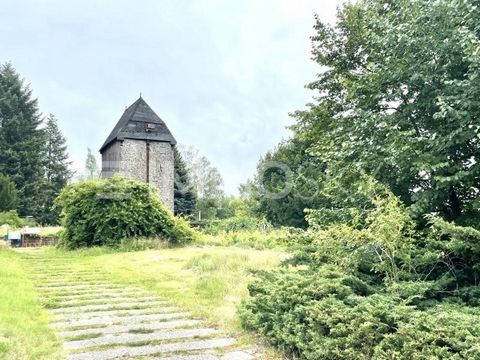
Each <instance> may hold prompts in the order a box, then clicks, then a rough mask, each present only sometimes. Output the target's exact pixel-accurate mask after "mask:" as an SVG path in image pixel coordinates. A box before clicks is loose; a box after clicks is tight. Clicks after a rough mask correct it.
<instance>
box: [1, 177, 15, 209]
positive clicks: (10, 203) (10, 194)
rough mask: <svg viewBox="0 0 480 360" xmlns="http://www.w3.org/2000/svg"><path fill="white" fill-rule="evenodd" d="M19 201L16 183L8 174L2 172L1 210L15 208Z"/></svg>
mask: <svg viewBox="0 0 480 360" xmlns="http://www.w3.org/2000/svg"><path fill="white" fill-rule="evenodd" d="M17 202H18V198H17V190H16V189H15V184H14V183H13V182H12V181H11V180H10V179H9V178H8V177H7V176H5V175H3V174H0V212H3V211H9V210H15V209H16V208H17Z"/></svg>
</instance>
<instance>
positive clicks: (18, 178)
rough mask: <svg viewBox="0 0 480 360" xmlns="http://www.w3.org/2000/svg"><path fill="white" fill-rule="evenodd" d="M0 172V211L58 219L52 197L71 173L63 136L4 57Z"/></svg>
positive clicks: (51, 220) (51, 221)
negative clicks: (40, 108)
mask: <svg viewBox="0 0 480 360" xmlns="http://www.w3.org/2000/svg"><path fill="white" fill-rule="evenodd" d="M0 174H1V175H0V211H18V214H19V215H20V216H23V217H26V216H29V217H32V218H33V219H34V220H36V221H38V222H40V223H43V224H47V223H48V224H55V223H57V222H58V213H57V212H56V211H55V210H53V209H52V205H53V201H54V199H55V198H56V196H57V194H58V193H59V191H60V190H61V189H62V188H63V187H64V186H65V185H66V184H67V182H68V180H69V179H70V177H71V176H72V173H71V171H70V170H69V161H68V154H67V148H66V143H65V138H64V137H63V135H62V134H61V132H60V130H59V128H58V123H57V120H56V118H55V117H54V116H53V115H52V114H50V115H48V116H47V117H45V116H43V115H42V114H41V113H40V111H39V109H38V105H37V100H36V99H34V98H33V97H32V92H31V90H30V88H29V87H28V86H27V85H26V84H25V83H24V81H23V80H22V79H21V77H20V75H19V74H18V73H17V72H16V71H15V69H14V68H13V67H12V65H11V64H8V63H7V64H4V65H1V66H0Z"/></svg>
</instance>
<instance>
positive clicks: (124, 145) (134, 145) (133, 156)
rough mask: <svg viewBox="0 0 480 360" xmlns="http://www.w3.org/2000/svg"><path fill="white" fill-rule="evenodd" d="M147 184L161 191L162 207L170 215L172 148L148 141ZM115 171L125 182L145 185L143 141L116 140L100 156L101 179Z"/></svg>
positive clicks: (144, 142) (171, 206) (165, 144)
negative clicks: (128, 180)
mask: <svg viewBox="0 0 480 360" xmlns="http://www.w3.org/2000/svg"><path fill="white" fill-rule="evenodd" d="M149 158H150V161H149V183H150V184H152V185H153V186H155V187H156V188H157V189H158V190H159V192H160V199H161V200H162V202H163V204H164V205H165V206H166V207H167V208H168V209H170V210H171V211H172V212H173V194H174V191H173V185H174V184H173V182H174V160H173V148H172V145H171V144H170V143H167V142H158V141H152V142H150V156H149ZM115 172H118V173H120V174H122V175H123V176H125V177H126V178H127V179H132V180H138V181H142V182H147V143H146V141H144V140H133V139H125V140H124V141H123V142H120V141H115V142H114V143H113V144H112V145H110V146H109V147H108V148H107V149H105V151H104V152H103V154H102V177H110V176H112V175H113V174H114V173H115Z"/></svg>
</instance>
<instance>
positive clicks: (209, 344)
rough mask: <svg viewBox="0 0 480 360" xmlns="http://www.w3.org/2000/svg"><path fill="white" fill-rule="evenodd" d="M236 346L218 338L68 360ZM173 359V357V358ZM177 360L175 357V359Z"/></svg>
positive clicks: (94, 353) (109, 351)
mask: <svg viewBox="0 0 480 360" xmlns="http://www.w3.org/2000/svg"><path fill="white" fill-rule="evenodd" d="M234 344H235V339H232V338H218V339H209V340H197V341H188V342H176V343H167V344H161V345H145V346H135V347H121V348H113V349H107V350H98V351H90V352H84V353H79V354H70V355H67V359H68V360H92V359H95V360H109V359H115V358H121V357H122V356H123V357H134V356H145V355H153V354H161V353H174V352H180V351H182V352H183V351H195V350H207V349H215V348H223V347H227V346H232V345H234ZM171 358H172V357H171ZM173 359H175V357H173Z"/></svg>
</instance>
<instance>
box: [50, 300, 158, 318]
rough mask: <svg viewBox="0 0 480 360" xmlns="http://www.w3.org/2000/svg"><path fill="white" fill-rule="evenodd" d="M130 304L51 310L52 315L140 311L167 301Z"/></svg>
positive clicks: (121, 303) (131, 302)
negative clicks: (142, 308)
mask: <svg viewBox="0 0 480 360" xmlns="http://www.w3.org/2000/svg"><path fill="white" fill-rule="evenodd" d="M128 300H129V302H119V303H108V304H105V303H103V304H100V305H80V306H69V307H61V308H57V309H53V310H50V311H51V312H52V313H57V314H61V313H72V312H82V311H101V310H134V309H139V308H140V307H147V306H148V307H150V308H151V307H153V308H155V307H158V306H160V305H166V303H165V301H161V300H152V301H135V299H128Z"/></svg>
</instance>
